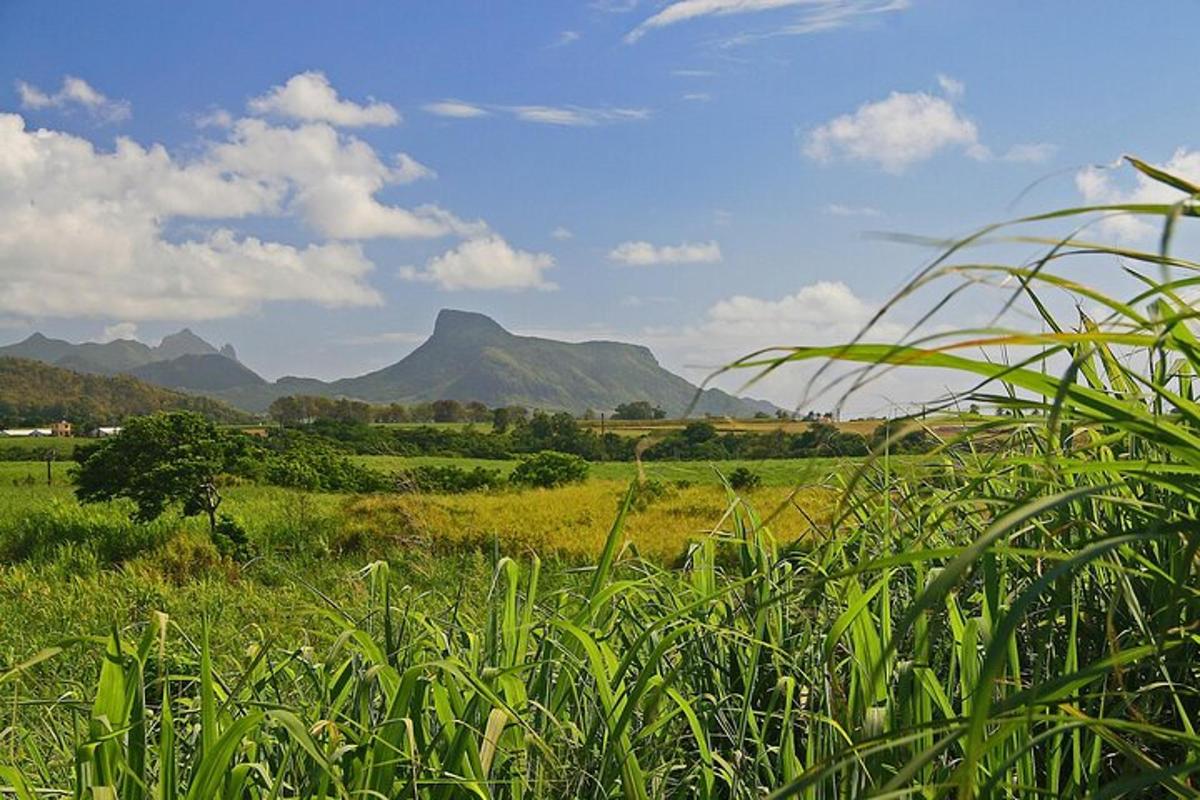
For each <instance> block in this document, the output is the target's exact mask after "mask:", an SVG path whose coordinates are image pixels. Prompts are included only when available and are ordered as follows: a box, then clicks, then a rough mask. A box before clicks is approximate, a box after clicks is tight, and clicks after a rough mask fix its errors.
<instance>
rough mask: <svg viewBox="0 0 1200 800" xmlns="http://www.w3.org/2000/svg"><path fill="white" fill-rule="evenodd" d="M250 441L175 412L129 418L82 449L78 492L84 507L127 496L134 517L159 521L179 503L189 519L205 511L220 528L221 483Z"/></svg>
mask: <svg viewBox="0 0 1200 800" xmlns="http://www.w3.org/2000/svg"><path fill="white" fill-rule="evenodd" d="M247 445H248V440H247V439H246V437H244V436H241V435H240V434H231V433H228V432H226V431H222V430H221V429H219V428H217V426H216V425H214V424H213V423H212V422H209V421H208V420H206V419H205V418H204V417H201V416H200V415H199V414H193V413H190V412H173V413H166V414H153V415H151V416H148V417H138V418H136V419H133V420H130V421H129V423H128V424H127V425H126V426H125V427H124V428H123V429H122V430H121V432H120V433H119V434H118V435H116V436H113V437H111V438H108V439H104V440H102V441H100V442H99V443H98V444H95V445H91V446H88V447H85V448H80V450H79V451H78V454H77V460H78V461H79V469H78V471H77V475H76V488H75V494H76V496H77V497H78V498H79V500H80V502H82V503H97V502H102V501H106V500H115V499H117V498H127V499H129V500H132V501H133V503H134V505H135V510H134V512H133V518H134V519H135V520H138V521H141V522H147V521H149V520H153V519H157V518H158V517H159V516H161V515H162V513H163V512H164V511H165V510H166V509H167V507H168V506H170V505H173V504H178V505H180V506H181V507H182V511H183V514H184V516H193V515H195V514H200V513H204V514H206V515H207V516H208V518H209V523H210V526H211V527H212V528H213V529H214V531H215V529H216V513H217V508H218V507H219V506H220V504H221V495H220V493H219V492H218V491H217V479H218V477H219V476H220V475H221V474H222V473H226V472H232V471H234V469H235V465H236V464H237V463H238V461H239V460H240V459H242V458H243V457H244V456H245V455H246V453H247V449H248V448H247Z"/></svg>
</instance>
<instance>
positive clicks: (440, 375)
mask: <svg viewBox="0 0 1200 800" xmlns="http://www.w3.org/2000/svg"><path fill="white" fill-rule="evenodd" d="M6 355H7V356H19V357H22V358H28V359H34V360H38V361H44V362H47V363H50V364H55V365H57V366H62V367H70V368H71V369H73V370H75V371H76V372H92V373H102V374H113V373H124V374H129V375H132V376H133V377H136V378H139V379H141V380H144V381H146V382H148V383H153V384H157V385H159V386H164V387H168V388H171V389H176V390H179V391H184V392H189V393H191V394H200V395H206V396H209V397H214V398H217V399H220V400H223V401H225V402H226V403H228V404H230V405H232V406H235V407H237V408H240V409H244V410H246V411H252V412H255V413H261V412H264V411H266V410H267V407H268V406H270V404H271V402H272V401H273V400H275V399H276V398H279V397H284V396H287V395H297V394H308V395H319V396H322V397H348V398H351V399H355V400H365V401H367V402H372V403H404V404H412V403H421V402H429V401H433V400H443V399H444V400H460V401H463V402H467V401H470V400H478V401H480V402H482V403H486V404H487V405H489V406H492V407H495V406H501V405H523V406H527V407H530V408H542V409H547V410H562V411H571V412H574V413H582V412H583V411H585V410H587V409H592V410H594V411H602V412H603V411H612V410H613V409H615V408H616V407H617V406H618V405H620V404H621V403H627V402H631V401H635V400H648V401H649V402H651V403H653V404H655V405H658V406H660V407H661V408H663V410H665V411H666V412H667V414H668V415H670V416H681V415H682V414H684V413H685V412H686V411H687V410H688V409H689V407H690V406H691V404H692V403H693V401H695V402H696V406H695V408H694V409H692V410H693V413H695V414H717V415H721V416H733V417H749V416H753V415H754V414H755V413H756V412H760V411H763V412H766V413H773V412H774V411H775V410H776V407H775V406H774V405H772V404H771V403H768V402H766V401H763V400H753V399H749V398H740V397H734V396H733V395H730V394H727V393H725V392H723V391H721V390H719V389H707V390H705V391H704V392H703V393H701V394H700V395H699V396H698V397H697V392H698V391H699V390H698V389H697V388H696V386H695V385H693V384H692V383H689V382H688V381H687V380H685V379H684V378H681V377H679V376H678V375H675V374H674V373H671V372H669V371H667V370H666V369H664V368H663V367H662V365H660V364H659V363H658V361H657V360H656V359H655V358H654V354H653V353H651V352H650V350H649V349H648V348H646V347H643V346H641V345H635V344H624V343H621V342H608V341H595V342H578V343H572V342H559V341H555V340H553V339H542V338H539V337H535V336H517V335H516V334H513V333H510V332H509V331H507V330H505V329H504V328H502V327H501V326H500V325H499V324H497V323H496V322H495V321H494V320H492V319H491V318H489V317H486V316H484V315H483V314H476V313H473V312H469V311H454V310H450V309H444V310H442V311H441V312H440V313H439V314H438V317H437V322H436V323H435V324H434V328H433V334H432V335H431V336H430V337H429V338H428V339H427V340H426V341H425V342H424V344H422V345H421V346H420V347H418V348H417V349H416V350H414V351H413V352H412V353H410V354H409V355H407V356H406V357H404V358H403V359H401V360H400V361H398V362H396V363H395V364H392V365H391V366H389V367H384V368H383V369H380V370H377V371H375V372H371V373H368V374H366V375H361V376H359V377H356V378H343V379H342V380H337V381H333V382H332V383H326V382H324V381H319V380H316V379H315V378H296V377H285V378H280V379H279V380H278V381H276V382H274V383H269V382H267V381H265V380H263V378H262V377H260V376H259V375H258V374H256V373H255V372H254V371H253V370H251V369H249V368H247V367H245V366H244V365H242V364H241V363H240V362H239V361H237V359H236V353H234V351H233V348H232V347H230V346H229V345H225V346H224V347H222V348H221V350H219V351H218V350H217V349H216V348H214V347H213V346H212V345H210V344H209V343H208V342H206V341H204V340H203V339H201V338H200V337H199V336H196V335H195V334H194V333H192V332H191V331H190V330H187V329H186V328H185V329H184V330H182V331H180V332H179V333H175V334H171V335H170V336H167V337H165V338H164V339H163V340H162V342H161V343H160V344H159V345H158V346H157V347H149V346H147V345H144V344H142V343H141V342H135V341H130V340H117V341H114V342H107V343H105V344H96V343H88V344H78V345H76V344H71V343H69V342H64V341H61V340H57V339H47V338H46V337H45V336H42V335H41V334H34V335H33V336H30V337H29V338H28V339H25V340H24V341H22V342H18V343H17V344H14V345H9V346H8V347H0V357H3V356H6Z"/></svg>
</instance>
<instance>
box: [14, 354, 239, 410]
mask: <svg viewBox="0 0 1200 800" xmlns="http://www.w3.org/2000/svg"><path fill="white" fill-rule="evenodd" d="M180 410H187V411H196V412H199V413H201V414H204V415H205V416H206V417H209V418H211V419H213V420H216V421H218V422H242V421H245V420H246V419H247V416H246V414H245V413H243V412H241V411H238V410H236V409H234V408H231V407H230V406H228V405H226V404H225V403H222V402H220V401H218V400H213V399H211V398H208V397H195V396H193V395H187V394H182V393H180V392H173V391H169V390H167V389H163V388H161V387H158V386H151V385H150V384H148V383H145V382H143V381H140V380H138V379H137V378H134V377H131V376H128V375H116V376H107V375H95V374H84V373H79V372H72V371H70V370H66V369H63V368H61V367H55V366H50V365H48V364H43V363H41V362H39V361H31V360H28V359H21V358H0V425H20V424H25V423H30V422H48V421H50V420H55V419H64V418H65V419H69V420H71V421H72V422H75V423H76V424H77V425H104V424H116V423H119V422H120V421H121V420H122V419H124V418H125V417H128V416H132V415H137V414H150V413H153V412H155V411H180Z"/></svg>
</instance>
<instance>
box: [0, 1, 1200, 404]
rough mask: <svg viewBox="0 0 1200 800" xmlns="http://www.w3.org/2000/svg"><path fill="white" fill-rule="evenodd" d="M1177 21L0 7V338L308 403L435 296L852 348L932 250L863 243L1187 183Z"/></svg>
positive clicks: (625, 335) (737, 349) (398, 332)
mask: <svg viewBox="0 0 1200 800" xmlns="http://www.w3.org/2000/svg"><path fill="white" fill-rule="evenodd" d="M1118 8H1119V9H1120V13H1117V12H1118ZM1197 29H1200V6H1198V5H1196V4H1193V3H1190V2H1175V3H1165V2H1153V1H1151V2H1144V3H1139V4H1137V6H1136V8H1135V7H1133V6H1128V5H1121V6H1120V7H1118V6H1117V5H1116V4H1111V5H1110V4H1096V3H1094V2H1071V1H1069V0H1064V1H1063V2H1056V3H982V2H961V1H954V2H952V1H950V0H580V1H579V2H567V1H566V0H553V2H551V1H550V0H544V1H541V2H536V1H533V0H530V1H529V2H521V3H480V2H456V1H455V0H443V2H438V3H426V2H386V3H383V2H380V3H367V2H364V3H355V4H344V3H324V4H318V3H306V4H302V5H297V4H295V3H290V2H288V3H284V2H269V1H267V0H259V1H257V2H254V3H245V2H222V1H220V0H209V2H205V3H196V4H175V3H154V2H120V1H117V2H112V3H103V4H99V3H94V2H69V1H66V2H56V3H53V4H50V3H44V2H36V1H35V0H0V342H4V343H6V342H10V341H17V340H19V339H22V338H24V337H25V336H27V335H29V334H30V333H32V332H33V331H35V330H36V331H41V332H43V333H45V334H47V335H51V336H59V337H63V338H68V339H72V340H76V341H80V340H96V341H104V340H107V339H111V338H118V337H126V338H129V337H136V338H139V339H142V340H144V341H147V342H151V343H153V342H156V341H157V339H158V338H160V337H161V336H162V335H163V334H165V333H168V332H171V331H173V330H177V329H178V328H180V327H182V326H184V325H186V326H188V327H190V328H192V329H193V330H194V331H196V332H197V333H199V334H200V335H202V336H204V337H205V338H207V339H209V340H210V341H213V342H215V343H218V344H219V343H222V342H226V341H228V342H232V343H233V344H234V345H235V346H236V347H237V349H238V352H239V355H240V357H241V359H242V360H243V361H244V362H245V363H246V364H247V365H248V366H250V367H251V368H253V369H255V370H256V371H258V372H260V373H261V374H263V375H265V376H267V377H269V378H274V377H278V376H281V375H288V374H291V375H309V376H314V377H320V378H336V377H344V376H350V375H356V374H361V373H362V372H365V371H368V370H370V369H375V368H378V367H381V366H384V365H386V364H389V363H392V362H394V361H396V360H398V359H399V358H401V357H402V356H403V355H405V354H406V353H407V352H409V351H410V350H411V349H412V348H413V347H415V346H416V345H417V344H419V343H420V342H421V341H422V340H423V339H424V338H425V337H426V336H427V335H428V333H429V332H430V330H431V328H432V323H433V320H434V318H435V316H436V314H437V311H438V310H439V309H441V308H446V307H449V308H460V309H468V310H473V311H479V312H482V313H486V314H489V315H491V316H493V317H494V318H495V319H496V320H497V321H498V322H500V323H501V324H502V325H504V326H505V327H507V328H509V329H511V330H514V331H516V332H520V333H528V334H536V335H544V336H551V337H555V338H564V339H570V340H583V339H590V338H605V339H618V340H623V341H633V342H638V343H643V344H646V345H648V346H650V347H651V348H652V349H653V350H654V352H655V353H656V355H657V356H658V357H659V360H660V361H661V362H662V363H663V364H664V366H667V367H668V368H670V369H672V370H674V371H676V372H679V373H680V374H683V375H685V376H687V377H688V378H690V379H693V380H699V379H701V378H703V377H704V376H705V375H707V374H708V373H709V372H710V371H711V370H712V369H713V368H714V367H717V366H720V365H721V364H724V363H726V362H728V361H729V360H730V359H733V358H736V357H737V356H739V355H743V354H745V353H748V352H752V351H754V350H757V349H759V348H762V347H769V346H774V345H812V344H817V345H820V344H831V343H836V342H841V341H845V340H847V339H849V338H850V337H852V336H854V335H855V334H856V333H857V332H858V331H859V330H860V328H861V327H862V325H863V324H864V323H865V322H866V321H867V320H868V319H870V317H871V315H872V314H873V313H874V311H875V310H876V309H877V308H879V307H880V305H881V304H882V303H884V302H885V301H886V300H887V299H888V298H889V297H890V296H891V295H892V293H893V292H895V291H896V290H897V289H898V288H899V287H901V286H902V285H903V284H904V282H905V281H906V279H907V278H909V277H911V276H912V275H913V273H914V271H915V270H917V269H919V268H920V266H921V265H922V264H923V263H925V262H926V261H927V260H928V259H929V258H930V257H931V255H932V254H931V253H930V252H928V251H927V250H925V249H923V248H919V247H913V246H911V245H904V244H898V243H896V242H895V241H893V240H889V239H887V238H884V237H880V236H877V235H873V233H874V232H879V231H888V232H902V233H906V234H916V235H925V236H934V237H946V236H955V235H962V234H965V233H968V232H970V231H971V230H973V229H975V228H977V227H978V226H980V225H983V224H986V223H988V222H993V221H997V220H1000V219H1006V218H1010V217H1012V216H1015V215H1018V214H1024V213H1032V212H1034V211H1039V210H1045V209H1048V208H1054V207H1059V206H1063V205H1074V204H1078V203H1081V202H1117V201H1120V200H1123V199H1147V198H1151V199H1152V198H1154V197H1157V196H1158V195H1157V194H1155V192H1156V191H1157V190H1155V189H1153V188H1151V187H1149V186H1148V185H1147V184H1146V183H1145V182H1144V181H1139V180H1138V179H1137V178H1136V177H1135V176H1134V175H1133V174H1132V173H1131V171H1130V170H1128V169H1121V168H1119V167H1115V166H1112V165H1113V164H1114V162H1115V161H1116V160H1117V159H1118V158H1119V157H1120V156H1121V155H1122V154H1125V153H1134V154H1137V155H1139V156H1140V157H1142V158H1144V159H1146V160H1147V161H1150V162H1152V163H1156V164H1161V165H1166V166H1169V167H1171V168H1173V169H1177V170H1179V171H1180V172H1182V173H1184V174H1192V175H1196V176H1200V152H1198V151H1196V150H1195V149H1193V148H1196V147H1198V146H1200V142H1197V141H1196V140H1197V136H1198V134H1197V131H1200V124H1198V123H1200V107H1198V106H1197V105H1196V104H1195V103H1194V102H1191V101H1189V100H1188V99H1187V98H1188V96H1189V95H1188V93H1187V91H1186V90H1183V87H1184V86H1187V85H1188V84H1185V83H1183V82H1184V81H1186V80H1187V78H1186V76H1188V75H1190V74H1191V73H1192V72H1193V71H1194V59H1193V58H1192V52H1193V41H1192V38H1193V36H1192V34H1193V33H1194V31H1195V30H1197ZM1104 235H1107V236H1111V237H1113V238H1114V239H1125V240H1129V241H1139V240H1141V242H1142V243H1143V244H1144V243H1145V241H1146V240H1152V239H1153V231H1150V230H1147V229H1145V227H1144V226H1139V225H1138V224H1137V223H1136V222H1134V221H1132V220H1125V221H1119V220H1114V221H1111V222H1110V223H1107V227H1106V229H1105V231H1104ZM994 302H995V298H994V297H992V298H991V299H990V300H988V299H979V300H975V301H971V300H967V301H965V302H963V303H962V304H960V306H958V307H956V308H955V309H954V310H953V311H952V312H950V316H948V317H947V318H945V319H944V320H943V321H942V322H940V323H939V324H942V325H947V326H957V325H972V324H978V323H979V320H981V319H983V318H985V317H986V316H987V314H988V311H989V306H988V303H994ZM906 314H907V316H906ZM917 314H919V309H917V310H908V311H905V310H904V309H900V310H898V311H897V312H895V313H894V314H892V315H890V316H889V317H886V318H885V319H884V322H883V323H882V324H881V325H880V326H879V327H878V328H877V329H876V330H875V331H874V333H873V336H874V338H882V339H889V338H891V339H894V338H897V337H899V336H900V335H902V333H903V332H904V331H905V330H906V327H907V324H908V323H909V322H910V321H911V320H912V319H915V318H916V316H917ZM809 374H810V373H809V371H806V370H804V369H800V368H796V369H792V370H785V371H783V372H781V373H780V374H779V375H777V376H774V377H772V378H771V379H770V380H768V381H766V382H763V383H761V384H758V385H756V386H755V387H753V390H752V391H751V393H752V394H755V395H757V396H764V397H767V398H768V399H771V400H773V401H775V402H777V403H779V404H781V405H785V406H795V405H797V404H798V403H801V402H809V400H810V398H808V397H806V396H805V395H804V391H805V388H806V381H807V376H808V375H809ZM748 377H749V376H748V375H746V374H744V373H742V374H739V375H736V376H727V377H725V378H723V379H722V380H721V381H720V385H723V386H726V387H728V388H736V387H737V386H738V385H739V384H740V383H741V382H742V381H743V380H745V379H746V378H748ZM938 381H939V379H938V378H937V377H929V376H916V377H904V378H901V377H897V376H892V377H889V378H887V379H885V380H884V381H881V382H880V383H878V384H876V385H872V386H871V387H868V388H867V389H864V390H863V391H862V392H860V394H859V396H858V397H856V398H855V400H854V401H853V403H852V406H853V407H854V408H856V409H857V410H858V411H859V412H861V413H875V412H879V411H881V410H883V409H886V408H889V407H893V406H896V405H898V404H899V405H902V404H906V403H912V402H917V401H919V400H921V399H923V398H927V397H929V396H930V395H936V394H938V393H939V391H940V388H941V386H940V384H939V383H938ZM814 402H815V401H814Z"/></svg>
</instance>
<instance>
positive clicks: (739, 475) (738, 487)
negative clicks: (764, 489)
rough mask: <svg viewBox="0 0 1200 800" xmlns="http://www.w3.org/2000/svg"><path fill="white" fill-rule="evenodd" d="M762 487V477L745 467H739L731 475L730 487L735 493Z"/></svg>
mask: <svg viewBox="0 0 1200 800" xmlns="http://www.w3.org/2000/svg"><path fill="white" fill-rule="evenodd" d="M761 485H762V476H761V475H759V474H758V473H757V472H751V471H750V470H748V469H746V468H745V467H738V468H737V469H735V470H734V471H733V472H731V473H729V486H730V488H732V489H733V490H734V491H738V492H741V491H745V490H747V489H757V488H758V487H759V486H761Z"/></svg>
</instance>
